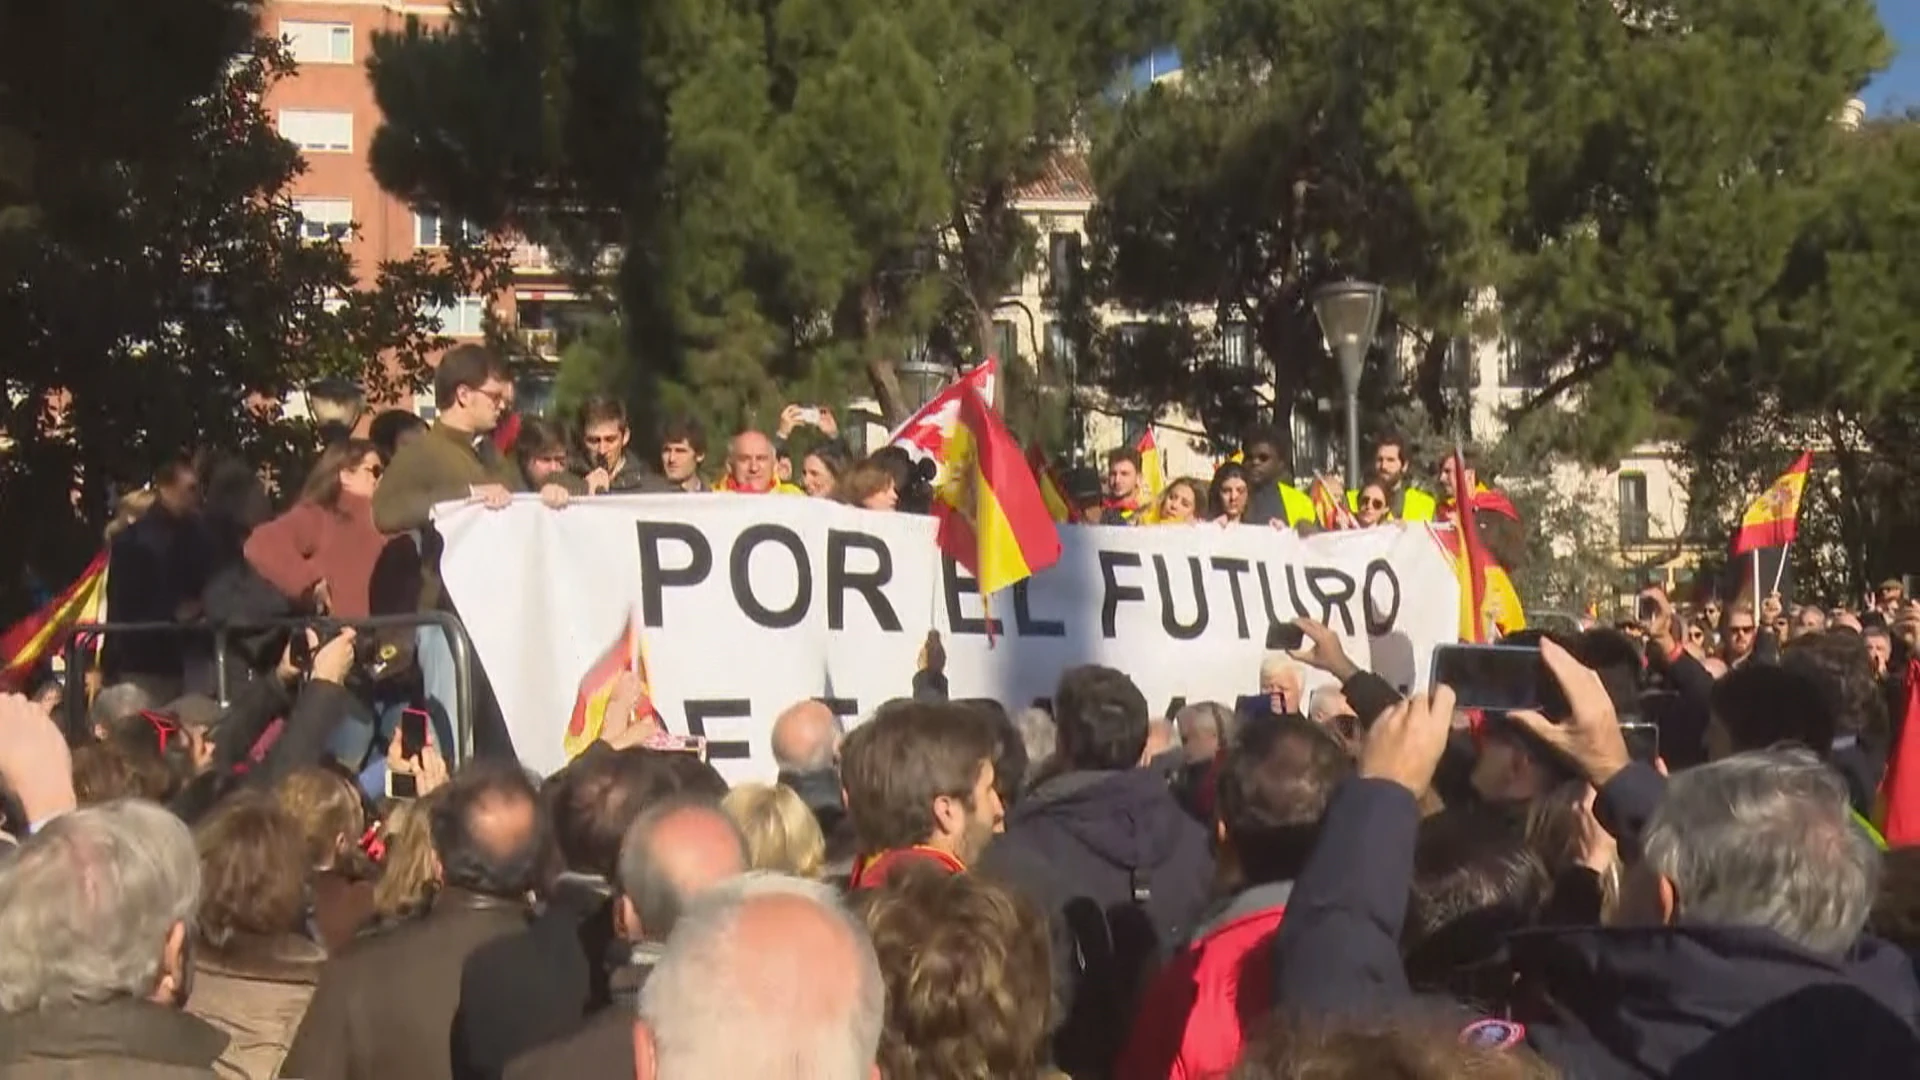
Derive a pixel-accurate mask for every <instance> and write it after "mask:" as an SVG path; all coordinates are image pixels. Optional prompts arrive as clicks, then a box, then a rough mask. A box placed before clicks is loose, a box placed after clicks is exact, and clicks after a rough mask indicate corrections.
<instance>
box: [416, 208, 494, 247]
mask: <svg viewBox="0 0 1920 1080" xmlns="http://www.w3.org/2000/svg"><path fill="white" fill-rule="evenodd" d="M456 228H457V229H459V231H460V232H459V235H460V238H461V239H462V240H464V241H466V242H467V243H469V244H471V243H475V242H477V241H478V240H479V239H480V235H481V233H480V230H479V228H478V227H476V226H475V225H474V224H473V222H471V221H461V220H459V219H458V218H448V217H443V216H442V215H441V214H440V213H439V211H436V210H416V211H414V214H413V246H415V247H423V248H442V247H446V246H447V240H448V238H449V237H451V236H452V235H454V230H455V229H456Z"/></svg>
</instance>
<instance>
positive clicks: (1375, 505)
mask: <svg viewBox="0 0 1920 1080" xmlns="http://www.w3.org/2000/svg"><path fill="white" fill-rule="evenodd" d="M1360 506H1361V508H1362V509H1365V510H1385V509H1386V508H1387V500H1385V499H1361V500H1360Z"/></svg>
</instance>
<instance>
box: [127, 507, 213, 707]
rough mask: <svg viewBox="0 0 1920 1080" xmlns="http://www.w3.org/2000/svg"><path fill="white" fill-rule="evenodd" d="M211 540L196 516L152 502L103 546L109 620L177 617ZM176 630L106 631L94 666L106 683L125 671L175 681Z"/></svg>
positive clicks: (199, 583) (206, 563) (180, 653)
mask: <svg viewBox="0 0 1920 1080" xmlns="http://www.w3.org/2000/svg"><path fill="white" fill-rule="evenodd" d="M212 548H213V544H212V541H211V539H210V538H209V535H208V532H207V528H206V525H205V523H204V522H203V521H201V519H200V518H198V517H176V516H175V515H173V514H171V513H168V512H167V510H166V508H165V507H163V506H158V505H156V506H155V507H154V508H153V509H151V510H149V511H147V513H146V516H144V517H142V518H141V519H140V520H139V521H136V522H134V523H133V524H132V525H129V526H127V529H126V531H125V532H122V533H121V534H120V535H119V536H116V537H114V539H113V543H112V545H111V546H110V547H109V548H108V549H107V611H108V612H109V613H110V614H111V615H112V618H113V621H114V622H160V623H170V622H177V621H178V620H179V615H180V608H181V605H183V604H186V603H188V602H190V601H198V600H199V599H200V593H201V590H202V589H204V588H205V587H206V584H207V578H208V576H209V574H210V573H211V572H212V562H213V553H212ZM185 640H186V639H185V638H184V637H183V636H182V635H180V634H177V633H168V632H164V631H156V632H151V633H120V634H108V635H106V637H105V639H104V640H103V641H102V642H101V646H100V648H101V653H102V655H101V659H100V664H101V667H102V668H103V669H105V671H106V677H107V679H108V680H109V681H113V680H117V679H120V678H122V677H124V676H126V675H130V674H132V675H152V676H159V677H162V678H167V679H178V678H180V676H181V671H182V670H183V666H184V665H185V663H186V659H185V656H186V653H185Z"/></svg>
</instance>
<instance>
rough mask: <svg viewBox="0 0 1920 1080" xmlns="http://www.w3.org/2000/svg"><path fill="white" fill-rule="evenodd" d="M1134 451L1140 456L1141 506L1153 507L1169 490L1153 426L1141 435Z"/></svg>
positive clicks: (1134, 445)
mask: <svg viewBox="0 0 1920 1080" xmlns="http://www.w3.org/2000/svg"><path fill="white" fill-rule="evenodd" d="M1133 449H1134V452H1135V453H1137V454H1139V455H1140V505H1142V506H1151V505H1153V504H1154V503H1155V502H1157V501H1159V498H1160V496H1161V495H1162V494H1163V493H1164V492H1165V491H1166V490H1167V469H1166V466H1165V465H1163V464H1161V462H1160V444H1159V443H1157V442H1155V441H1154V439H1153V428H1152V427H1151V426H1149V427H1148V428H1147V430H1145V431H1143V432H1141V433H1140V441H1139V442H1137V443H1134V444H1133Z"/></svg>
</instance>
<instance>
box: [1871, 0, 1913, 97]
mask: <svg viewBox="0 0 1920 1080" xmlns="http://www.w3.org/2000/svg"><path fill="white" fill-rule="evenodd" d="M1878 2H1879V4H1880V21H1881V22H1882V23H1884V24H1885V25H1886V28H1887V35H1888V36H1889V37H1891V38H1893V43H1894V44H1895V45H1897V46H1898V47H1899V49H1900V55H1898V56H1896V57H1894V58H1893V66H1891V67H1889V68H1888V69H1887V70H1886V71H1883V72H1881V73H1880V77H1879V78H1878V79H1875V80H1874V82H1873V84H1872V85H1870V86H1868V87H1867V108H1868V110H1870V111H1871V112H1872V113H1874V115H1876V116H1877V115H1879V114H1881V113H1885V112H1892V111H1904V110H1906V109H1920V0H1878Z"/></svg>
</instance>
